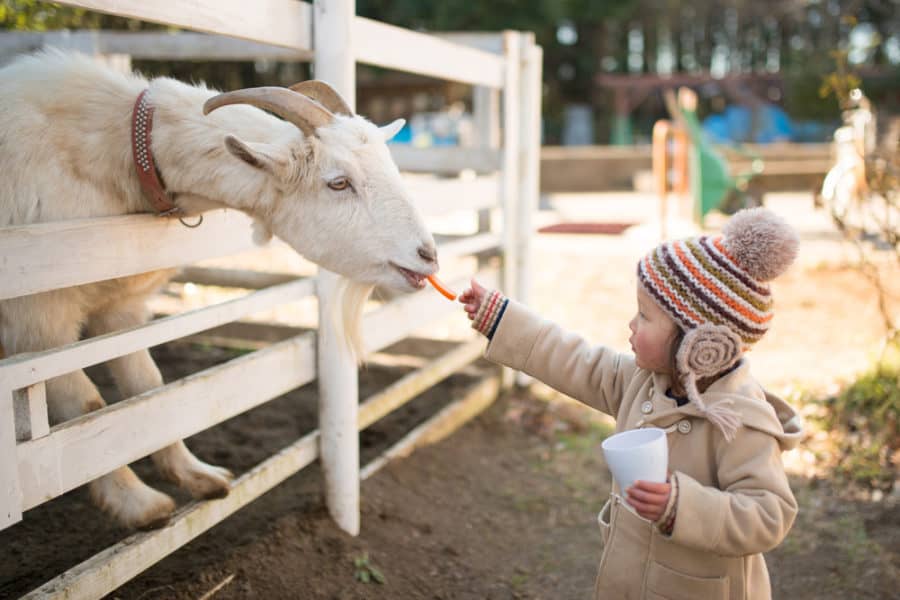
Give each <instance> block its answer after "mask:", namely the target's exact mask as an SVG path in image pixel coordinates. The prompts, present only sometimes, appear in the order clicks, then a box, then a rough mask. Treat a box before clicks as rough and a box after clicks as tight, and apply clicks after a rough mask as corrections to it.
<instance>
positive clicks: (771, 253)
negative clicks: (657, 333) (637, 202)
mask: <svg viewBox="0 0 900 600" xmlns="http://www.w3.org/2000/svg"><path fill="white" fill-rule="evenodd" d="M797 246H798V239H797V234H796V232H795V231H794V230H793V228H791V226H790V225H788V224H787V223H786V222H785V221H783V220H782V219H781V218H780V217H778V216H776V215H775V214H774V213H773V212H771V211H769V210H767V209H765V208H753V209H747V210H742V211H740V212H738V213H736V214H735V215H734V216H733V217H732V218H731V219H730V220H729V221H728V223H727V224H726V225H725V227H724V229H723V230H722V235H721V236H709V235H705V236H699V237H695V238H690V239H685V240H678V241H673V242H665V243H663V244H660V245H659V246H657V247H656V248H654V249H653V250H652V251H651V252H650V253H648V254H647V255H646V256H645V257H644V258H642V259H641V260H640V262H639V263H638V282H639V283H640V285H641V286H643V288H644V290H645V291H646V292H647V293H648V294H649V295H650V297H652V298H653V299H654V300H655V301H656V303H657V304H658V305H659V306H660V307H661V308H662V309H663V310H664V311H666V313H667V314H668V315H669V316H671V317H672V318H673V319H674V320H675V321H676V323H678V325H679V326H680V327H681V329H682V330H683V331H684V332H685V337H684V339H683V340H682V343H681V346H680V347H679V348H678V352H677V354H676V365H677V366H678V371H679V373H678V375H679V376H680V377H681V378H682V381H683V383H684V384H685V389H686V391H687V392H688V396H689V398H690V399H691V400H692V401H695V402H697V404H698V406H700V408H701V409H702V408H704V406H703V402H702V400H700V398H699V393H698V392H697V389H696V380H697V379H698V378H703V377H708V376H711V375H716V374H717V373H720V372H721V371H723V370H725V369H727V368H729V367H731V366H732V365H733V364H735V363H736V362H737V361H738V360H739V359H740V357H741V354H742V353H743V352H744V351H746V350H748V349H749V348H750V346H751V345H753V344H754V343H755V342H757V341H759V339H760V338H762V336H763V335H764V334H765V333H766V331H767V330H768V329H769V323H770V322H771V320H772V294H771V291H770V289H769V285H768V283H767V282H768V281H770V280H772V279H774V278H775V277H777V276H778V275H780V274H781V273H783V272H784V271H785V270H786V269H787V268H788V267H789V266H790V264H791V263H792V262H793V261H794V258H795V257H796V256H797ZM726 416H727V415H722V418H723V419H724V420H725V421H730V420H731V419H730V417H729V418H725V417H726ZM710 420H719V419H713V418H711V419H710ZM719 424H720V425H721V426H723V431H725V432H726V436H727V434H728V431H727V430H731V431H732V433H733V427H732V426H735V427H736V424H735V423H733V422H730V423H719ZM729 437H730V436H729Z"/></svg>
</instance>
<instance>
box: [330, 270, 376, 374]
mask: <svg viewBox="0 0 900 600" xmlns="http://www.w3.org/2000/svg"><path fill="white" fill-rule="evenodd" d="M374 289H375V286H374V285H371V284H368V283H358V282H355V281H351V280H350V279H347V278H345V277H341V278H339V279H338V282H337V286H336V288H335V293H334V297H333V298H334V302H333V303H332V305H331V310H330V311H329V312H330V316H331V321H332V327H333V328H334V332H335V335H336V336H337V338H338V339H339V340H344V342H345V343H346V344H347V347H348V348H349V350H350V352H351V353H352V354H353V357H354V358H355V360H356V363H357V364H360V363H361V362H362V360H363V358H364V357H365V344H364V340H363V337H362V316H363V310H364V309H365V307H366V301H367V300H368V299H369V296H370V295H371V294H372V290H374Z"/></svg>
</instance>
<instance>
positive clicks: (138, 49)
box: [0, 29, 312, 61]
mask: <svg viewBox="0 0 900 600" xmlns="http://www.w3.org/2000/svg"><path fill="white" fill-rule="evenodd" d="M45 46H52V47H55V48H60V49H62V50H77V51H81V52H86V53H89V54H127V55H128V56H130V57H131V58H132V59H136V60H159V61H170V60H179V61H217V60H234V61H251V60H260V59H266V60H281V61H305V60H309V59H310V57H311V56H312V51H310V50H300V49H297V48H283V47H280V46H272V45H270V44H266V43H260V42H252V41H248V40H240V39H236V38H233V37H227V36H224V35H210V34H208V33H196V32H193V31H178V32H167V31H70V30H67V29H64V30H60V31H46V32H35V31H4V32H2V33H0V57H3V56H10V55H13V54H19V53H23V52H32V51H35V50H40V49H41V48H44V47H45Z"/></svg>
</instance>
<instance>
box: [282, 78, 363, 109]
mask: <svg viewBox="0 0 900 600" xmlns="http://www.w3.org/2000/svg"><path fill="white" fill-rule="evenodd" d="M290 89H292V90H294V91H295V92H297V93H298V94H303V95H304V96H308V97H310V98H312V99H313V100H315V101H316V102H318V103H319V104H321V105H322V106H324V107H325V108H327V109H328V110H330V111H331V112H333V113H334V114H336V115H349V116H351V117H352V116H353V111H352V110H350V106H349V105H348V104H347V101H346V100H344V98H343V96H341V95H340V94H339V93H338V92H337V90H336V89H334V88H333V87H331V86H330V85H328V84H327V83H325V82H324V81H319V80H318V79H311V80H309V81H301V82H300V83H295V84H294V85H292V86H291V87H290Z"/></svg>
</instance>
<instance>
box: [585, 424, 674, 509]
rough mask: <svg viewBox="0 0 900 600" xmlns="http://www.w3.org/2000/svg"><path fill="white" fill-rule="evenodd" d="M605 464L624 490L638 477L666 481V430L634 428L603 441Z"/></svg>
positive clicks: (667, 449)
mask: <svg viewBox="0 0 900 600" xmlns="http://www.w3.org/2000/svg"><path fill="white" fill-rule="evenodd" d="M601 447H602V448H603V456H604V457H606V464H607V465H608V466H609V470H610V471H612V474H613V477H614V478H615V480H616V483H618V484H619V489H620V490H621V491H622V492H623V493H625V492H626V490H628V488H629V487H631V484H633V483H634V482H635V481H637V480H641V481H653V482H656V483H664V482H665V481H666V473H667V470H668V466H669V443H668V441H667V440H666V432H665V431H664V430H662V429H659V428H658V427H647V428H644V429H631V430H628V431H623V432H621V433H617V434H615V435H612V436H610V437H608V438H606V439H605V440H603V444H601Z"/></svg>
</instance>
